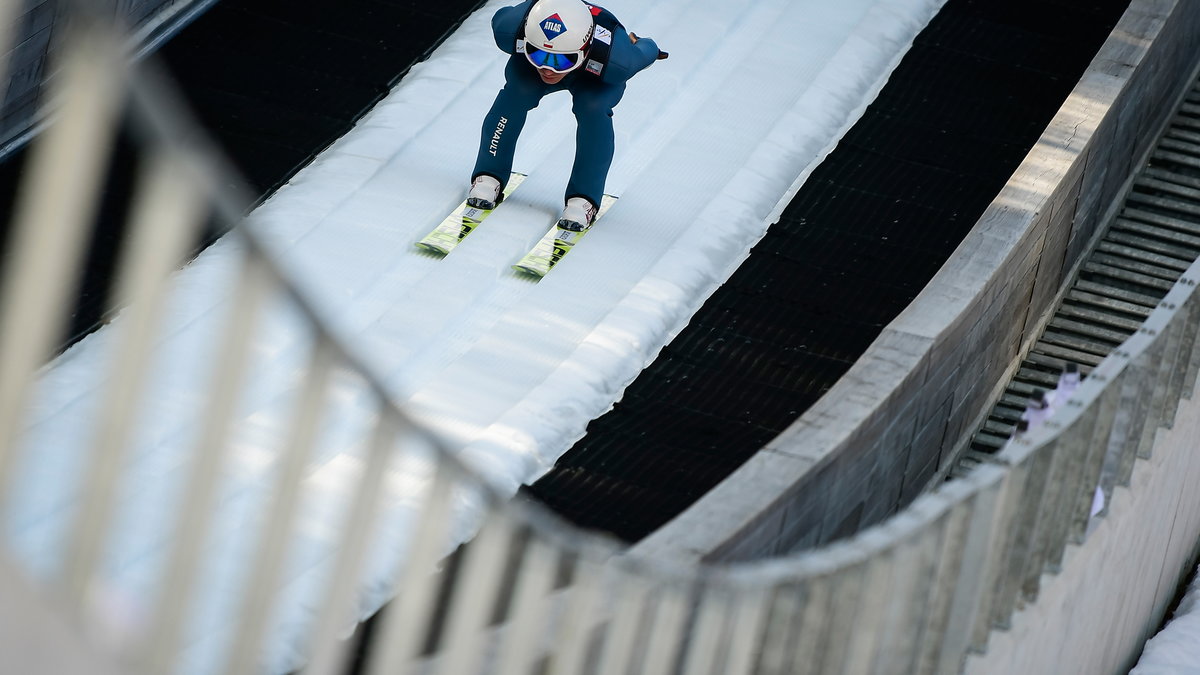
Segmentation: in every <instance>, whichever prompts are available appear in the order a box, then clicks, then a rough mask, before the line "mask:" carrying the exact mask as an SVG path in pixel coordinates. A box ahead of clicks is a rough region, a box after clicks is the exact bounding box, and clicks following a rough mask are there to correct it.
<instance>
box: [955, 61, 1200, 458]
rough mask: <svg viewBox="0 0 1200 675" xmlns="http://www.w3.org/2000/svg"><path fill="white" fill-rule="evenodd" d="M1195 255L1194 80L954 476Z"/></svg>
mask: <svg viewBox="0 0 1200 675" xmlns="http://www.w3.org/2000/svg"><path fill="white" fill-rule="evenodd" d="M1198 255H1200V83H1196V84H1194V86H1193V88H1192V90H1191V91H1189V92H1188V93H1187V94H1186V95H1185V98H1184V101H1183V102H1182V104H1181V105H1180V108H1179V110H1178V111H1177V112H1176V114H1175V117H1174V118H1173V119H1172V120H1171V123H1170V125H1169V127H1168V128H1167V131H1166V133H1165V134H1164V135H1163V137H1162V139H1160V140H1159V143H1158V145H1157V147H1156V148H1155V149H1154V151H1153V152H1152V153H1151V155H1150V161H1149V163H1148V164H1147V166H1146V167H1144V168H1143V169H1142V170H1141V172H1140V173H1139V175H1138V176H1137V178H1135V179H1134V183H1133V186H1132V189H1131V190H1130V192H1129V194H1128V195H1127V196H1126V198H1125V203H1124V204H1123V205H1122V207H1121V209H1120V211H1119V212H1118V215H1117V217H1116V218H1115V219H1114V221H1113V222H1112V223H1111V224H1110V225H1109V226H1108V230H1107V231H1106V232H1105V233H1104V236H1103V237H1102V238H1101V239H1100V241H1099V242H1097V244H1096V246H1095V248H1094V249H1093V250H1092V251H1091V253H1090V254H1089V255H1088V258H1087V260H1086V261H1085V262H1084V264H1083V265H1082V266H1081V268H1080V270H1079V273H1078V274H1077V275H1076V278H1075V280H1074V282H1073V283H1072V286H1071V288H1070V289H1069V290H1068V291H1067V293H1066V294H1065V295H1064V296H1063V298H1062V301H1061V302H1060V303H1059V306H1058V308H1057V309H1056V310H1055V314H1054V317H1053V318H1052V319H1051V320H1050V322H1049V323H1048V324H1047V326H1046V328H1045V330H1044V331H1043V333H1042V335H1041V337H1040V338H1039V339H1038V340H1037V342H1036V343H1035V344H1034V346H1033V348H1032V349H1030V351H1029V353H1028V354H1027V355H1026V356H1025V358H1024V360H1023V361H1022V362H1021V365H1020V367H1019V368H1018V370H1017V372H1016V374H1015V375H1014V376H1013V378H1012V380H1011V381H1010V382H1009V384H1008V387H1007V388H1006V389H1005V391H1004V394H1003V395H1002V396H1001V397H1000V400H999V401H997V403H996V404H995V406H994V407H993V408H992V411H991V413H990V414H989V415H988V417H987V419H986V420H985V422H984V423H983V425H982V427H980V429H979V430H978V431H977V432H976V433H975V435H974V437H973V438H972V441H971V445H970V447H969V448H968V449H967V451H966V452H964V453H963V456H962V457H960V458H959V461H958V464H957V466H956V467H955V469H954V470H953V471H952V472H951V477H957V476H962V475H965V474H966V473H967V472H969V471H970V470H971V469H972V468H973V467H975V466H978V465H979V464H980V463H981V462H986V461H988V460H989V458H990V457H991V456H992V455H994V454H995V453H996V452H998V451H999V450H1000V449H1001V448H1002V447H1003V446H1004V444H1005V443H1006V442H1007V441H1008V440H1009V439H1010V438H1011V437H1012V435H1013V433H1014V432H1015V431H1016V428H1017V424H1018V421H1019V420H1020V418H1021V415H1022V413H1023V412H1024V410H1025V408H1026V406H1027V404H1028V403H1029V401H1030V399H1031V398H1036V397H1037V396H1038V395H1039V394H1040V392H1042V391H1048V390H1052V389H1054V387H1055V386H1056V384H1057V383H1058V378H1059V375H1060V373H1061V372H1062V371H1063V369H1064V368H1065V367H1066V365H1067V364H1068V363H1075V364H1077V365H1078V366H1079V371H1080V373H1081V374H1082V375H1083V376H1084V377H1086V376H1087V374H1088V373H1090V372H1091V370H1092V368H1094V367H1095V366H1096V365H1098V364H1099V363H1100V361H1102V360H1103V359H1104V357H1105V356H1107V355H1108V354H1109V353H1110V352H1111V351H1112V350H1113V349H1115V348H1116V347H1117V346H1118V345H1120V344H1121V343H1122V342H1124V341H1125V340H1126V339H1127V338H1128V337H1129V336H1130V335H1133V334H1134V333H1135V332H1137V330H1138V329H1139V328H1140V327H1141V325H1142V322H1143V321H1144V320H1145V318H1146V317H1147V316H1149V314H1150V312H1151V311H1152V310H1153V309H1154V307H1155V306H1157V305H1158V303H1159V301H1160V300H1161V299H1162V297H1163V296H1164V295H1165V294H1166V293H1167V291H1168V290H1170V288H1171V287H1172V286H1173V285H1174V284H1175V282H1176V280H1177V279H1178V278H1179V276H1180V275H1181V274H1182V273H1183V272H1184V270H1186V269H1187V268H1188V266H1189V265H1190V264H1191V263H1192V262H1194V261H1195V260H1196V258H1197V256H1198Z"/></svg>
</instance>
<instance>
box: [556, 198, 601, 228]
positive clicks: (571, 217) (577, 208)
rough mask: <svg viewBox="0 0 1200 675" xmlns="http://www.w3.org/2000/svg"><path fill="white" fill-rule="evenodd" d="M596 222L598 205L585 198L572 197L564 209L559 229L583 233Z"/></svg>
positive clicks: (559, 220)
mask: <svg viewBox="0 0 1200 675" xmlns="http://www.w3.org/2000/svg"><path fill="white" fill-rule="evenodd" d="M595 220H596V205H595V204H593V203H591V202H590V201H588V200H587V199H585V198H583V197H571V198H570V199H568V200H567V205H566V207H565V208H563V213H562V217H561V218H559V219H558V227H559V229H561V230H568V231H570V232H583V231H584V230H586V229H588V228H589V227H591V226H592V223H593V222H595Z"/></svg>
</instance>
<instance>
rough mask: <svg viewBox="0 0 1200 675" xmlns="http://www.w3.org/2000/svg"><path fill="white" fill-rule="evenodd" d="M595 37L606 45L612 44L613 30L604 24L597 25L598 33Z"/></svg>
mask: <svg viewBox="0 0 1200 675" xmlns="http://www.w3.org/2000/svg"><path fill="white" fill-rule="evenodd" d="M594 37H595V38H596V39H597V40H599V41H600V42H603V43H604V44H606V45H611V44H612V31H611V30H609V29H607V28H605V27H604V26H596V34H595V36H594Z"/></svg>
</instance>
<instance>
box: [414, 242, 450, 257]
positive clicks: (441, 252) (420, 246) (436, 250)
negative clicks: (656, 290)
mask: <svg viewBox="0 0 1200 675" xmlns="http://www.w3.org/2000/svg"><path fill="white" fill-rule="evenodd" d="M413 245H414V246H416V247H417V250H418V251H422V252H424V253H432V254H434V255H436V256H445V255H448V254H449V253H450V251H449V249H445V248H442V247H441V246H438V245H436V244H427V243H425V242H423V241H418V242H417V243H416V244H413Z"/></svg>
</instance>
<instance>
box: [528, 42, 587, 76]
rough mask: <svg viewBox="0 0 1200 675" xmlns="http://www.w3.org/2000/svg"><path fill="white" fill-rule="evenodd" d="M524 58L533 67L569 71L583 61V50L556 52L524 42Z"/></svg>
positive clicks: (559, 71) (561, 71) (557, 71)
mask: <svg viewBox="0 0 1200 675" xmlns="http://www.w3.org/2000/svg"><path fill="white" fill-rule="evenodd" d="M525 58H527V59H529V62H530V63H532V64H533V66H534V67H535V68H545V69H547V70H553V71H554V72H556V73H569V72H571V71H572V70H575V69H576V68H578V67H579V64H581V63H583V52H570V53H567V54H556V53H554V52H548V51H546V50H544V49H538V48H537V47H534V46H533V45H532V44H531V43H529V42H526V43H525Z"/></svg>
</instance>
